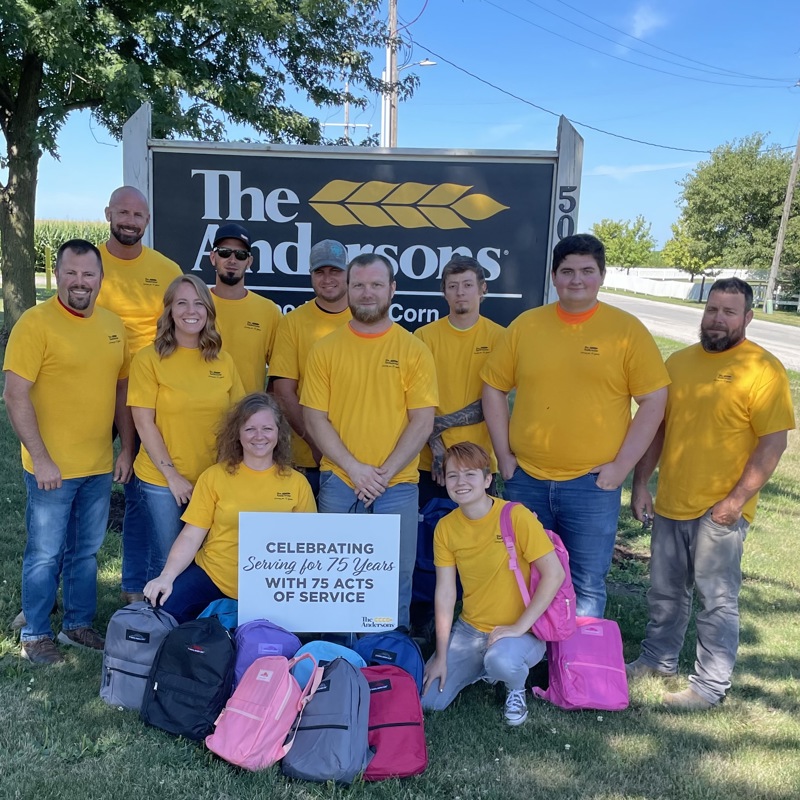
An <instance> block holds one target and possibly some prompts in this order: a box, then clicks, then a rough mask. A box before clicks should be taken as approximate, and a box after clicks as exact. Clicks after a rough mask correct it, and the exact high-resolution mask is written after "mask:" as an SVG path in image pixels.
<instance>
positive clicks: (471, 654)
mask: <svg viewBox="0 0 800 800" xmlns="http://www.w3.org/2000/svg"><path fill="white" fill-rule="evenodd" d="M488 641H489V634H488V633H482V632H481V631H479V630H478V629H477V628H473V627H472V625H470V624H468V623H466V622H464V620H463V619H461V617H459V618H458V619H457V620H456V621H455V623H453V628H452V630H451V631H450V641H449V642H448V644H447V677H446V678H445V682H444V689H440V686H439V680H438V679H437V680H436V681H434V682H433V683H432V684H431V685H430V687H429V688H428V691H427V692H426V693H425V696H424V697H423V698H422V708H423V709H424V710H425V711H444V709H445V708H447V706H449V705H450V703H452V702H453V700H455V699H456V695H457V694H458V693H459V692H460V691H461V690H462V689H463V688H464V687H466V686H469V685H470V684H471V683H476V682H477V681H479V680H482V679H485V680H487V681H489V683H497V682H498V681H502V682H503V683H505V685H506V688H507V689H508V690H512V689H524V688H525V679H526V678H527V677H528V673H529V672H530V670H531V667H533V666H535V665H536V664H538V663H539V662H540V661H541V660H542V658H544V653H545V644H544V642H540V641H539V640H538V639H537V638H536V637H535V636H534V635H533V634H532V633H523V634H522V636H508V637H506V638H505V639H500V640H499V641H498V642H495V643H494V644H493V645H492V646H491V647H487V644H488Z"/></svg>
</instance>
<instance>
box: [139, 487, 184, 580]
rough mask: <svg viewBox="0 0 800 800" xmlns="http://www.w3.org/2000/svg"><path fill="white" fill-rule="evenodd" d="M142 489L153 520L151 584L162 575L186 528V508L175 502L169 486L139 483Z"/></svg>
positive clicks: (148, 567)
mask: <svg viewBox="0 0 800 800" xmlns="http://www.w3.org/2000/svg"><path fill="white" fill-rule="evenodd" d="M139 490H140V491H141V495H142V500H143V501H144V506H145V507H146V509H147V513H148V515H149V517H150V519H149V523H150V524H149V541H150V547H149V551H150V557H149V559H148V564H147V580H148V581H151V580H153V578H157V577H158V576H159V575H160V574H161V570H163V569H164V565H165V564H166V563H167V556H168V555H169V551H170V548H171V547H172V545H173V544H174V542H175V540H176V539H177V538H178V534H179V533H180V532H181V530H182V529H183V523H182V522H181V514H183V512H184V511H186V506H185V505H178V503H176V502H175V498H174V497H173V496H172V492H171V491H170V490H169V487H167V486H156V485H155V484H154V483H147V482H146V481H139Z"/></svg>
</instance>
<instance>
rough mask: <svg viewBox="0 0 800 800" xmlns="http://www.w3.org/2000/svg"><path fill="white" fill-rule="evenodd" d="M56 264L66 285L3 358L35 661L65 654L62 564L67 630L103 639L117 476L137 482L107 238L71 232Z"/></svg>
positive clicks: (29, 320)
mask: <svg viewBox="0 0 800 800" xmlns="http://www.w3.org/2000/svg"><path fill="white" fill-rule="evenodd" d="M55 274H56V285H57V294H56V296H55V297H52V298H50V299H49V300H47V301H46V302H44V303H42V304H41V305H38V306H34V307H33V308H31V309H29V310H28V311H26V312H25V313H24V314H23V315H22V316H21V317H20V319H19V321H18V322H17V324H16V325H15V326H14V328H13V330H12V331H11V336H10V337H9V340H8V347H7V348H6V354H5V362H4V364H3V369H4V371H5V390H4V392H3V398H4V400H5V403H6V409H7V411H8V416H9V419H10V420H11V425H12V427H13V428H14V432H15V433H16V434H17V436H18V437H19V439H20V442H21V443H22V467H23V476H24V479H25V487H26V489H27V504H26V508H25V523H26V528H27V543H26V545H25V554H24V556H23V561H22V612H23V615H24V617H25V622H24V625H23V627H22V632H21V641H22V656H23V658H26V659H28V660H29V661H31V662H33V663H36V664H55V663H58V662H60V661H63V660H64V657H63V656H62V655H61V653H60V652H59V650H58V648H57V647H56V645H55V642H54V641H53V631H52V628H51V626H50V611H51V609H52V608H53V605H54V603H55V600H56V592H57V590H58V582H59V577H60V574H61V573H63V576H64V592H63V602H64V620H63V623H62V629H61V632H60V633H59V634H58V641H59V642H61V643H63V644H68V645H78V646H80V647H88V648H91V649H93V650H102V649H103V645H104V642H103V637H102V636H100V634H99V633H97V631H96V630H94V628H93V627H92V622H93V619H94V614H95V610H96V607H97V551H98V550H99V548H100V545H101V544H102V543H103V539H104V538H105V533H106V524H107V522H108V509H109V502H110V499H111V483H112V481H114V480H116V481H121V482H124V481H127V480H128V479H129V477H130V474H131V468H132V463H133V428H132V426H130V425H129V424H126V422H125V419H124V418H120V417H119V416H118V417H117V419H118V425H119V428H120V438H121V442H122V449H121V450H120V453H119V456H118V457H117V460H116V464H114V457H113V450H112V439H111V428H112V425H113V423H114V418H115V413H117V414H118V412H119V411H120V410H121V409H122V408H124V406H125V395H126V392H127V382H128V381H127V378H128V369H129V363H130V358H129V355H128V347H127V343H126V335H125V327H124V326H123V324H122V320H120V318H119V317H118V316H116V314H112V313H111V312H109V311H106V310H105V309H103V308H97V307H96V305H95V303H96V301H97V293H98V291H99V289H100V285H101V283H102V280H103V263H102V261H101V258H100V253H99V251H98V249H97V248H96V247H95V246H94V245H92V244H90V243H89V242H86V241H84V240H82V239H72V240H70V241H68V242H66V243H65V244H63V245H62V246H61V247H60V248H59V251H58V255H57V256H56V269H55ZM127 419H128V420H129V419H130V417H129V416H128V417H127Z"/></svg>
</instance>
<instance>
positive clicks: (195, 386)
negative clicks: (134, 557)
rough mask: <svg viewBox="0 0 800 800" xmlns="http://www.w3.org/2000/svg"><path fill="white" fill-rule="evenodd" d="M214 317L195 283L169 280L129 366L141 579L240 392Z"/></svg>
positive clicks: (177, 524)
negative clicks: (146, 520) (144, 536)
mask: <svg viewBox="0 0 800 800" xmlns="http://www.w3.org/2000/svg"><path fill="white" fill-rule="evenodd" d="M215 318H216V317H215V312H214V303H213V301H212V299H211V294H210V292H209V291H208V288H207V287H206V285H205V284H204V283H203V281H201V280H200V279H199V278H198V277H196V276H194V275H181V276H180V277H178V278H175V280H174V281H172V283H170V285H169V286H168V287H167V290H166V292H165V293H164V311H163V312H162V314H161V317H160V318H159V320H158V325H157V328H156V338H155V341H154V342H153V344H151V345H148V346H147V347H144V348H142V349H141V350H140V351H139V352H138V353H137V354H136V356H135V357H134V360H133V363H132V364H131V374H130V380H129V384H128V405H129V406H130V407H131V411H132V413H133V421H134V422H135V424H136V430H137V431H138V433H139V438H140V439H141V440H142V446H141V447H140V448H139V453H138V454H137V456H136V460H135V461H134V465H133V469H134V473H135V476H136V481H137V486H138V488H139V491H140V492H141V496H142V498H143V500H144V503H145V506H146V508H147V511H148V514H149V516H150V532H149V537H148V538H149V555H148V554H143V557H147V558H148V565H147V578H148V580H150V579H152V578H153V577H155V576H156V575H158V574H159V573H160V572H161V570H162V569H163V567H164V563H165V562H166V559H167V553H169V549H170V547H171V546H172V543H173V542H174V541H175V537H176V536H177V535H178V533H179V532H180V530H181V514H182V513H183V511H184V509H185V508H186V504H187V503H188V502H189V499H190V498H191V496H192V490H193V487H194V484H195V483H196V482H197V479H198V478H199V477H200V473H201V472H202V471H203V470H204V469H206V468H208V467H210V466H211V465H212V464H213V463H214V438H215V435H216V432H217V428H218V426H219V423H220V421H221V420H222V418H223V416H224V415H225V412H226V411H227V410H228V409H229V408H230V407H231V405H232V404H233V403H235V402H236V401H237V400H239V399H240V398H241V397H242V395H244V389H243V387H242V382H241V380H240V378H239V373H238V372H237V371H236V367H235V366H234V364H233V359H232V358H231V357H230V355H228V353H224V352H221V350H220V348H221V345H222V339H221V337H220V335H219V333H218V332H217V329H216V326H215V324H214V321H215Z"/></svg>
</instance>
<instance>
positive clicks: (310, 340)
mask: <svg viewBox="0 0 800 800" xmlns="http://www.w3.org/2000/svg"><path fill="white" fill-rule="evenodd" d="M352 318H353V315H352V314H351V313H350V309H349V308H346V309H345V310H344V311H340V312H338V313H337V314H331V313H329V312H327V311H323V310H322V309H321V308H320V307H319V306H318V305H317V303H316V301H314V300H309V301H308V302H307V303H303V305H302V306H298V307H297V308H296V309H294V311H290V312H289V313H288V314H287V315H286V316H285V317H283V318H282V319H281V322H280V325H278V333H277V335H276V336H275V347H274V348H273V351H272V360H271V361H270V362H269V376H270V378H289V379H290V380H294V381H297V396H298V397H299V396H300V393H301V391H302V389H303V375H304V374H305V367H306V359H307V358H308V353H309V351H310V350H311V346H312V345H313V344H314V343H315V342H318V341H319V340H320V339H322V338H323V337H325V336H327V335H328V334H329V333H332V332H333V331H335V330H336V329H337V328H339V327H341V326H342V325H344V324H345V323H347V322H349V321H350V320H351V319H352ZM292 457H293V458H294V463H295V464H297V465H298V466H300V467H310V468H313V467H316V466H317V464H316V462H315V461H314V457H313V456H312V455H311V448H310V447H309V446H308V445H307V444H306V442H305V441H304V440H303V439H301V438H300V437H299V436H298V435H297V434H296V433H295V432H294V431H292Z"/></svg>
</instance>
